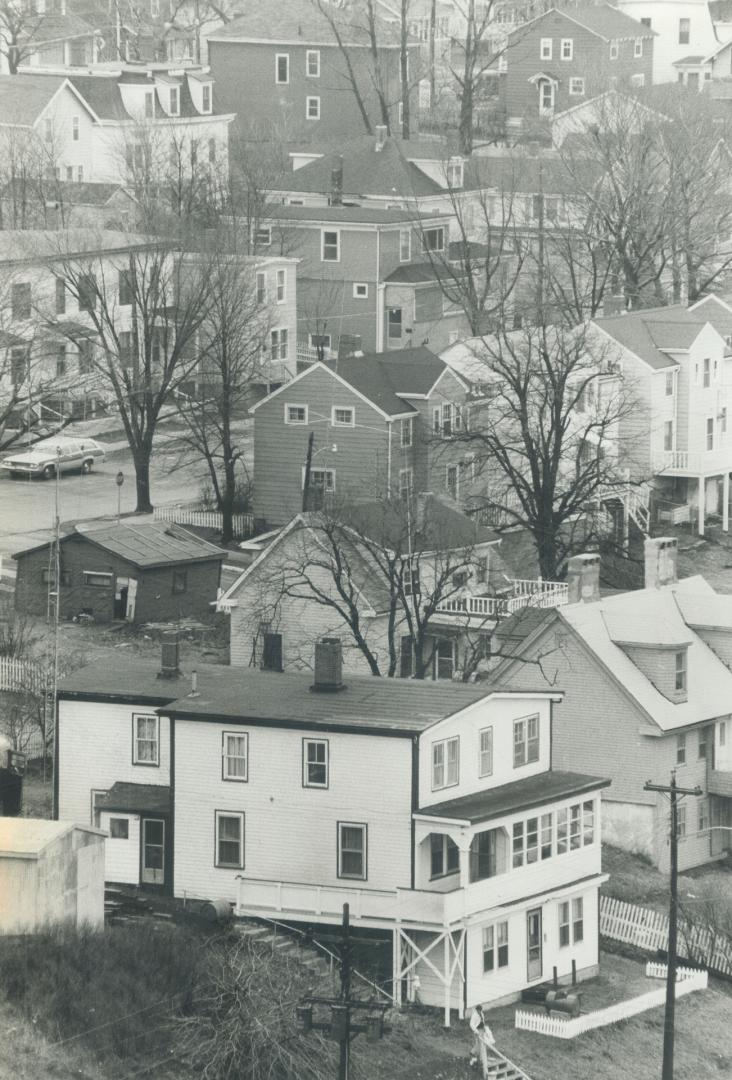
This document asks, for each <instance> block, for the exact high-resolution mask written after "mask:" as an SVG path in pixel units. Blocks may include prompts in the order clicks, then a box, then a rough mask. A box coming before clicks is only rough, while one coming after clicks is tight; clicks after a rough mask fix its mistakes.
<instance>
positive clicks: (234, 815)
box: [214, 810, 246, 870]
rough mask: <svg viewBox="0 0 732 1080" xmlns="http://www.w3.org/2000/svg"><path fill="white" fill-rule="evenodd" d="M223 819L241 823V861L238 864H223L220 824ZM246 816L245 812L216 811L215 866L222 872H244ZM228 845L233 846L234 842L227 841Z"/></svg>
mask: <svg viewBox="0 0 732 1080" xmlns="http://www.w3.org/2000/svg"><path fill="white" fill-rule="evenodd" d="M222 818H228V819H230V820H237V821H238V822H239V841H238V843H239V860H238V862H235V863H233V862H222V861H221V859H220V855H221V847H220V845H221V832H220V829H219V822H220V821H221V819H222ZM245 828H246V814H245V813H244V811H243V810H214V866H215V867H217V868H218V869H221V870H243V869H244V867H245V858H246V856H245V843H246V834H245ZM224 842H225V843H228V844H233V843H234V841H233V840H231V839H226V840H225V841H224Z"/></svg>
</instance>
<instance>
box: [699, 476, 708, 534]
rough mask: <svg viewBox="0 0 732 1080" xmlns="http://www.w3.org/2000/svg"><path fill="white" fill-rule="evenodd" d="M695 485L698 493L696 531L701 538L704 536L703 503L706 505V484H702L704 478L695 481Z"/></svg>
mask: <svg viewBox="0 0 732 1080" xmlns="http://www.w3.org/2000/svg"><path fill="white" fill-rule="evenodd" d="M697 485H698V492H699V506H698V519H699V526H698V530H697V531H698V533H699V535H700V536H703V535H704V517H705V511H706V506H705V503H706V497H707V492H706V484H705V483H704V477H703V476H700V477H699V479H698V480H697Z"/></svg>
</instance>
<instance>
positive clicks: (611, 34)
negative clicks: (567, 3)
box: [509, 4, 657, 41]
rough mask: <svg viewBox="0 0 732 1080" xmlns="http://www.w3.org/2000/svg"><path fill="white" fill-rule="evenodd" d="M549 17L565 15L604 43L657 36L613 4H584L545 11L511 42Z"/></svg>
mask: <svg viewBox="0 0 732 1080" xmlns="http://www.w3.org/2000/svg"><path fill="white" fill-rule="evenodd" d="M549 15H563V16H564V17H565V19H569V20H570V22H574V23H577V25H578V26H584V28H585V29H586V30H589V31H590V33H591V34H595V35H596V36H597V37H600V38H602V39H603V40H604V41H613V40H623V39H628V38H632V39H634V38H652V37H656V36H657V35H656V31H655V30H651V28H650V27H648V26H644V25H643V23H639V22H637V21H636V20H635V19H631V17H630V16H629V15H625V14H624V13H623V12H622V11H618V9H617V8H616V7H613V6H612V5H611V4H598V5H590V4H583V5H582V7H579V6H578V7H572V8H570V9H569V10H567V11H560V9H559V8H556V7H554V8H550V9H549V11H544V12H542V13H541V14H540V15H537V16H536V17H535V18H533V19H530V20H529V21H528V22H526V23H523V24H522V25H521V26H518V27H517V28H516V29H515V30H514V31H512V33H511V34H509V41H510V40H511V38H513V37H515V36H516V35H517V34H519V35H523V34H524V33H525V31H526V28H527V26H532V25H533V24H534V23H537V22H540V21H541V20H542V19H546V18H547V17H548V16H549Z"/></svg>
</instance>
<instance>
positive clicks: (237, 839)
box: [57, 644, 608, 1018]
mask: <svg viewBox="0 0 732 1080" xmlns="http://www.w3.org/2000/svg"><path fill="white" fill-rule="evenodd" d="M163 676H164V677H160V675H159V673H158V671H157V670H156V668H155V667H153V666H152V665H150V663H149V662H147V661H130V662H128V663H126V664H122V663H120V664H118V665H116V666H115V668H114V670H111V669H100V668H99V667H98V666H96V665H92V666H90V667H87V668H85V669H82V670H81V671H78V672H76V673H74V674H73V675H71V676H69V677H68V678H67V679H65V680H64V681H63V683H62V685H61V687H60V691H59V713H58V738H57V754H58V762H57V775H58V810H59V812H60V813H61V814H63V815H64V816H65V817H70V818H72V819H74V820H77V821H79V822H84V823H88V822H89V821H90V818H91V819H92V820H99V822H100V824H101V826H102V828H105V829H106V830H107V831H108V833H109V837H110V839H109V841H108V852H107V877H108V878H109V879H110V880H114V881H120V882H127V883H130V884H133V885H141V886H146V887H152V888H158V889H164V890H167V891H168V892H169V893H173V894H175V895H176V896H184V895H185V896H188V897H195V898H200V899H216V900H218V899H224V900H228V901H229V902H231V903H232V904H233V905H234V910H235V914H237V915H240V916H250V917H251V916H254V917H265V918H276V919H279V920H284V921H287V922H295V923H297V922H304V923H307V924H311V925H328V924H334V923H337V922H339V921H340V919H341V914H342V907H343V904H344V903H349V904H350V912H351V920H352V922H353V923H354V924H355V925H357V926H358V927H360V928H363V930H364V932H366V930H367V929H369V928H370V929H372V930H376V931H378V932H379V933H380V934H381V935H382V936H383V935H384V933H388V934H390V935H391V938H392V941H393V975H394V988H395V997H396V999H397V1001H399V1000H401V997H402V995H403V994H406V995H407V996H408V997H409V998H414V997H415V996H416V995H417V994H418V995H419V999H420V1000H421V1001H422V1002H423V1003H425V1004H429V1005H437V1006H441V1007H443V1008H445V1010H446V1017H447V1018H449V1011H448V1010H450V1009H457V1010H458V1011H459V1013H460V1015H463V1014H464V1011H465V1009H466V1008H469V1007H470V1006H471V1005H473V1004H474V1003H476V1002H478V1001H482V1002H494V1003H495V1002H499V1001H507V1000H511V999H513V998H515V997H516V996H517V995H518V994H519V992H520V991H521V990H522V989H523V988H524V987H526V986H528V985H531V984H532V983H538V982H541V981H543V980H545V979H547V978H548V977H551V975H552V972H553V969H554V968H556V970H557V973H558V975H559V976H560V977H561V978H566V977H568V976H569V975H570V974H571V971H572V968H573V966H574V967H575V968H576V970H577V972H578V974H579V977H580V978H582V977H583V976H588V975H589V974H592V973H594V972H595V971H596V970H597V963H598V922H597V902H598V901H597V894H598V888H599V886H600V884H601V883H602V882H603V881H604V880H605V877H604V875H603V874H602V871H601V862H600V798H599V795H600V791H601V789H602V788H603V787H605V786H606V785H607V783H608V781H606V780H603V779H601V778H598V777H595V776H588V775H586V774H578V773H573V772H558V771H556V770H554V769H552V755H551V723H552V709H553V705H554V703H555V702H556V701H558V700H559V698H560V696H561V695H559V694H558V693H557V692H555V691H549V692H541V693H532V692H529V693H523V692H521V691H514V692H512V693H503V692H497V691H496V692H488V693H486V691H485V689H484V688H483V687H481V686H480V685H473V686H455V685H450V686H445V685H440V684H437V685H435V684H432V683H428V682H400V681H398V680H397V681H393V680H386V679H378V678H367V679H362V678H358V677H350V676H349V677H348V681H347V683H346V684H345V685H344V683H343V682H342V681H341V673H340V654H339V650H338V649H337V647H334V646H333V645H331V644H321V645H320V646H318V648H317V650H316V656H315V675H314V677H313V676H312V675H304V674H280V675H278V674H275V673H272V672H258V671H241V670H234V669H230V668H229V669H227V668H215V667H211V668H207V669H203V668H202V669H201V670H199V671H198V673H197V677H196V679H193V678H192V677H191V676H190V675H188V674H182V673H181V672H180V671H179V670H178V669H177V666H176V665H175V663H174V662H173V663H172V664H169V665H168V667H167V668H166V669H164V670H163ZM417 978H418V982H417Z"/></svg>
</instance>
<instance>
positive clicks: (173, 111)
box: [170, 86, 180, 116]
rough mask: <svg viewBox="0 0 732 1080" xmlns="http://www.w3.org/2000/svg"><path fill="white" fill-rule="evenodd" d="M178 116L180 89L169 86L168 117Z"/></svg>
mask: <svg viewBox="0 0 732 1080" xmlns="http://www.w3.org/2000/svg"><path fill="white" fill-rule="evenodd" d="M179 114H180V89H179V88H178V87H177V86H171V88H170V115H171V116H178V115H179Z"/></svg>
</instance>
